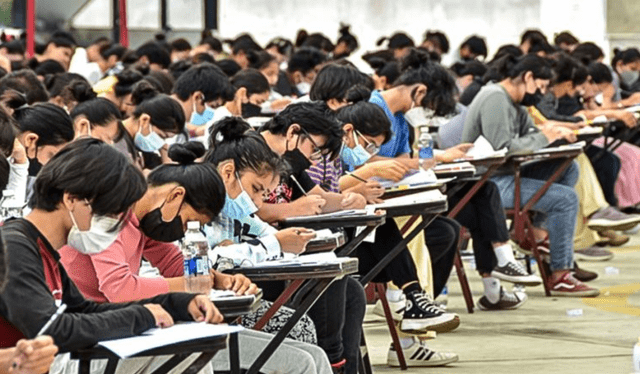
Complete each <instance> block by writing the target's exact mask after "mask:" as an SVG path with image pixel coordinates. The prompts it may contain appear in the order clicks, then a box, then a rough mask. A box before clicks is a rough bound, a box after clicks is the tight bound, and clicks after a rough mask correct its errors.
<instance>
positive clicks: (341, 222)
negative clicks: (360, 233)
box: [280, 212, 385, 230]
mask: <svg viewBox="0 0 640 374" xmlns="http://www.w3.org/2000/svg"><path fill="white" fill-rule="evenodd" d="M384 222H385V214H384V213H383V212H375V213H374V214H368V213H367V214H354V215H339V216H326V215H325V216H320V217H319V216H303V217H291V218H287V219H285V220H284V221H281V222H280V226H281V227H284V228H286V227H305V228H309V229H314V230H321V229H330V228H338V227H357V226H378V225H381V224H383V223H384Z"/></svg>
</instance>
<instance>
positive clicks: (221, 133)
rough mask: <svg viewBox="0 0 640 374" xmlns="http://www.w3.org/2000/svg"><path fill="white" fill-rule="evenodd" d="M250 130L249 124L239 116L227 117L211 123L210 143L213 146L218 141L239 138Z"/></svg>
mask: <svg viewBox="0 0 640 374" xmlns="http://www.w3.org/2000/svg"><path fill="white" fill-rule="evenodd" d="M249 130H251V125H249V124H248V123H247V121H245V120H244V119H242V118H240V117H227V118H224V119H221V120H220V121H218V122H216V123H214V124H213V127H212V128H211V139H210V145H211V146H212V147H210V148H214V147H215V145H216V144H218V143H220V142H232V141H235V140H237V139H240V138H242V137H243V136H244V134H245V133H246V132H247V131H249Z"/></svg>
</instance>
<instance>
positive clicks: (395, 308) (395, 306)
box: [373, 294, 407, 322]
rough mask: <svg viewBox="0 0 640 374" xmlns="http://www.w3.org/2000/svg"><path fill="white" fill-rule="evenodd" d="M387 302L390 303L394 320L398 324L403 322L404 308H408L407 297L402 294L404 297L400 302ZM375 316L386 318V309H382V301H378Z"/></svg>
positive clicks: (374, 310)
mask: <svg viewBox="0 0 640 374" xmlns="http://www.w3.org/2000/svg"><path fill="white" fill-rule="evenodd" d="M387 301H388V302H389V309H391V317H392V318H393V320H394V321H396V322H400V321H402V312H403V311H404V308H405V307H406V306H407V298H406V296H404V294H402V297H401V298H400V300H397V301H391V300H389V299H387ZM373 314H375V315H376V316H379V317H382V318H385V315H384V308H383V307H382V301H380V300H378V301H376V306H375V307H373Z"/></svg>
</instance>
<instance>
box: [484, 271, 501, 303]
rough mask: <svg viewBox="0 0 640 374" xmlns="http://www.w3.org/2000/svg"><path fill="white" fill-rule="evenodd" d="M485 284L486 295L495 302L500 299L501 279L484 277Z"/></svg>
mask: <svg viewBox="0 0 640 374" xmlns="http://www.w3.org/2000/svg"><path fill="white" fill-rule="evenodd" d="M482 283H483V284H484V295H485V296H486V297H487V299H489V301H490V302H491V303H493V304H495V303H497V302H498V300H500V280H499V279H497V278H493V277H489V278H482Z"/></svg>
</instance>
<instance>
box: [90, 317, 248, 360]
mask: <svg viewBox="0 0 640 374" xmlns="http://www.w3.org/2000/svg"><path fill="white" fill-rule="evenodd" d="M241 330H243V327H241V326H229V325H226V324H219V325H212V324H209V323H202V322H185V323H178V324H176V325H173V326H171V327H167V328H164V329H160V328H153V329H150V330H147V331H145V332H143V333H142V335H139V336H134V337H131V338H124V339H114V340H107V341H103V342H100V343H98V345H100V346H102V347H104V348H107V349H108V350H110V351H111V352H113V353H115V354H116V355H118V356H120V357H121V358H127V357H131V356H135V355H137V354H138V353H142V352H144V351H149V350H152V349H155V348H160V347H165V346H168V345H171V344H175V343H181V342H187V341H190V340H195V339H201V338H210V337H214V336H222V335H228V334H231V333H234V332H238V331H241Z"/></svg>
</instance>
